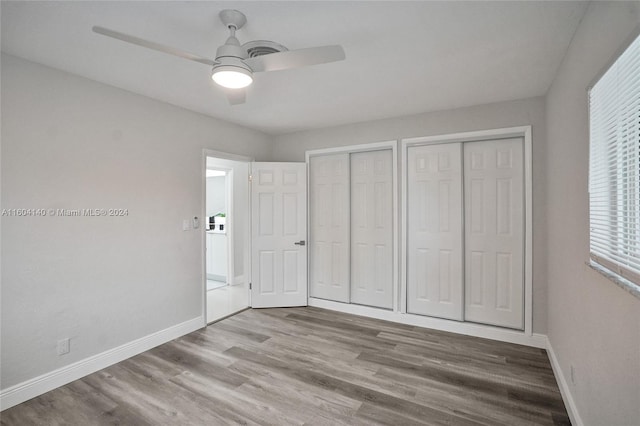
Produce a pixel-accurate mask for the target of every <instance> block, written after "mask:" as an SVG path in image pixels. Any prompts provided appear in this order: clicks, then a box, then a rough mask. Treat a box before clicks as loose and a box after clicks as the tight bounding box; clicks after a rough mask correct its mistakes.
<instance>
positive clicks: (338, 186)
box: [309, 154, 350, 303]
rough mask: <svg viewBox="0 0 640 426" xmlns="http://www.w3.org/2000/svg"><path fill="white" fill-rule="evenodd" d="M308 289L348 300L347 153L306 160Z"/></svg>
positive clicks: (313, 294)
mask: <svg viewBox="0 0 640 426" xmlns="http://www.w3.org/2000/svg"><path fill="white" fill-rule="evenodd" d="M309 197H310V200H309V223H310V227H311V229H310V233H309V280H310V283H309V291H310V293H311V294H310V295H311V297H317V298H319V299H327V300H335V301H338V302H345V303H349V293H350V291H349V289H350V286H349V225H350V223H349V222H350V212H349V207H350V206H349V204H350V203H349V154H330V155H320V156H314V157H311V158H310V159H309Z"/></svg>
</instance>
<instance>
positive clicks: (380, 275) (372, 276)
mask: <svg viewBox="0 0 640 426" xmlns="http://www.w3.org/2000/svg"><path fill="white" fill-rule="evenodd" d="M392 162H393V157H392V153H391V150H382V151H371V152H358V153H353V154H351V303H357V304H361V305H367V306H375V307H380V308H387V309H391V308H392V307H393V208H394V206H393V176H392V173H393V164H392Z"/></svg>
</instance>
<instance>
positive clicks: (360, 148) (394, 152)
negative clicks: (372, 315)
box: [305, 140, 402, 311]
mask: <svg viewBox="0 0 640 426" xmlns="http://www.w3.org/2000/svg"><path fill="white" fill-rule="evenodd" d="M386 149H390V150H391V162H392V171H391V173H392V179H393V180H392V187H393V228H392V233H393V237H392V240H393V284H392V294H393V301H392V306H393V310H394V311H397V310H398V309H400V308H399V306H398V305H399V304H400V303H401V300H402V298H401V297H399V296H398V294H399V293H400V292H401V291H402V290H401V288H400V287H401V286H400V280H399V278H398V277H399V273H398V272H399V269H400V264H399V262H398V250H399V247H398V235H399V231H400V226H399V218H398V201H399V200H398V141H397V140H391V141H383V142H371V143H363V144H358V145H347V146H339V147H335V148H322V149H314V150H310V151H306V152H305V162H306V164H307V242H309V241H310V238H309V229H310V227H309V215H310V212H311V210H310V208H309V206H310V204H309V203H310V201H309V200H310V198H311V197H310V196H309V160H310V159H311V157H314V156H317V155H327V154H352V153H355V152H369V151H379V150H386ZM310 252H311V250H307V265H310V264H311V263H310V259H309V253H310ZM309 278H310V277H309V268H308V267H307V294H308V295H310V294H311V288H309V287H308V286H310V285H311V280H310V279H309ZM307 301H308V303H309V305H311V303H310V302H311V296H308V297H307Z"/></svg>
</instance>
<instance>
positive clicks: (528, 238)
mask: <svg viewBox="0 0 640 426" xmlns="http://www.w3.org/2000/svg"><path fill="white" fill-rule="evenodd" d="M513 137H517V138H523V140H524V147H523V148H524V191H525V194H524V197H525V198H524V202H525V231H524V232H525V235H524V252H525V256H524V334H525V335H527V336H533V228H532V227H533V173H532V142H531V141H532V139H531V126H518V127H507V128H502V129H490V130H478V131H473V132H463V133H453V134H448V135H436V136H425V137H418V138H408V139H402V140H401V151H402V153H401V155H402V170H401V174H402V188H401V194H402V205H401V209H402V210H401V211H402V213H401V217H402V220H401V222H402V234H401V237H402V241H401V247H402V252H401V261H400V265H401V267H400V270H401V281H400V283H401V288H402V290H403V291H404V294H403V295H402V298H403V299H404V300H402V302H401V304H402V309H401V311H402V312H406V304H407V301H406V287H407V276H406V268H407V256H406V251H407V250H406V247H407V225H406V222H407V214H408V211H407V176H406V174H407V173H406V170H407V148H408V147H409V146H418V145H433V144H442V143H457V142H471V141H482V140H491V139H506V138H513ZM497 340H500V339H497Z"/></svg>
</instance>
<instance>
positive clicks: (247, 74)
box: [93, 9, 345, 105]
mask: <svg viewBox="0 0 640 426" xmlns="http://www.w3.org/2000/svg"><path fill="white" fill-rule="evenodd" d="M220 20H221V21H222V22H223V23H224V25H225V26H226V27H227V28H228V29H229V32H230V35H229V38H227V41H226V42H225V43H224V44H223V45H222V46H220V47H219V48H218V50H217V52H216V58H215V59H209V58H205V57H201V56H199V55H195V54H193V53H189V52H186V51H184V50H181V49H176V48H174V47H170V46H165V45H163V44H159V43H156V42H153V41H149V40H144V39H141V38H139V37H135V36H132V35H129V34H124V33H121V32H118V31H113V30H110V29H107V28H103V27H99V26H95V27H93V31H94V32H96V33H98V34H102V35H105V36H107V37H113V38H116V39H118V40H122V41H126V42H127V43H132V44H136V45H138V46H142V47H146V48H148V49H153V50H157V51H159V52H164V53H168V54H170V55H174V56H178V57H180V58H184V59H189V60H191V61H195V62H199V63H201V64H205V65H209V66H211V67H213V69H212V73H211V78H212V79H213V81H214V82H216V83H217V84H218V85H220V86H222V87H223V88H225V89H228V90H225V93H226V94H227V98H228V99H229V103H230V104H231V105H237V104H241V103H244V102H245V98H246V94H245V90H244V88H246V87H247V86H249V85H250V84H251V83H252V82H253V74H254V73H259V72H267V71H278V70H285V69H290V68H299V67H303V66H307V65H316V64H324V63H327V62H335V61H341V60H343V59H345V54H344V49H343V48H342V46H339V45H331V46H319V47H309V48H306V49H296V50H288V49H287V48H286V47H284V46H282V45H280V44H277V43H274V42H270V41H264V40H255V41H251V42H248V43H245V44H242V45H241V44H240V42H239V41H238V39H237V38H236V31H237V30H239V29H240V28H242V27H243V26H244V24H246V22H247V18H246V17H245V16H244V14H243V13H242V12H239V11H237V10H232V9H225V10H223V11H221V12H220Z"/></svg>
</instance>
